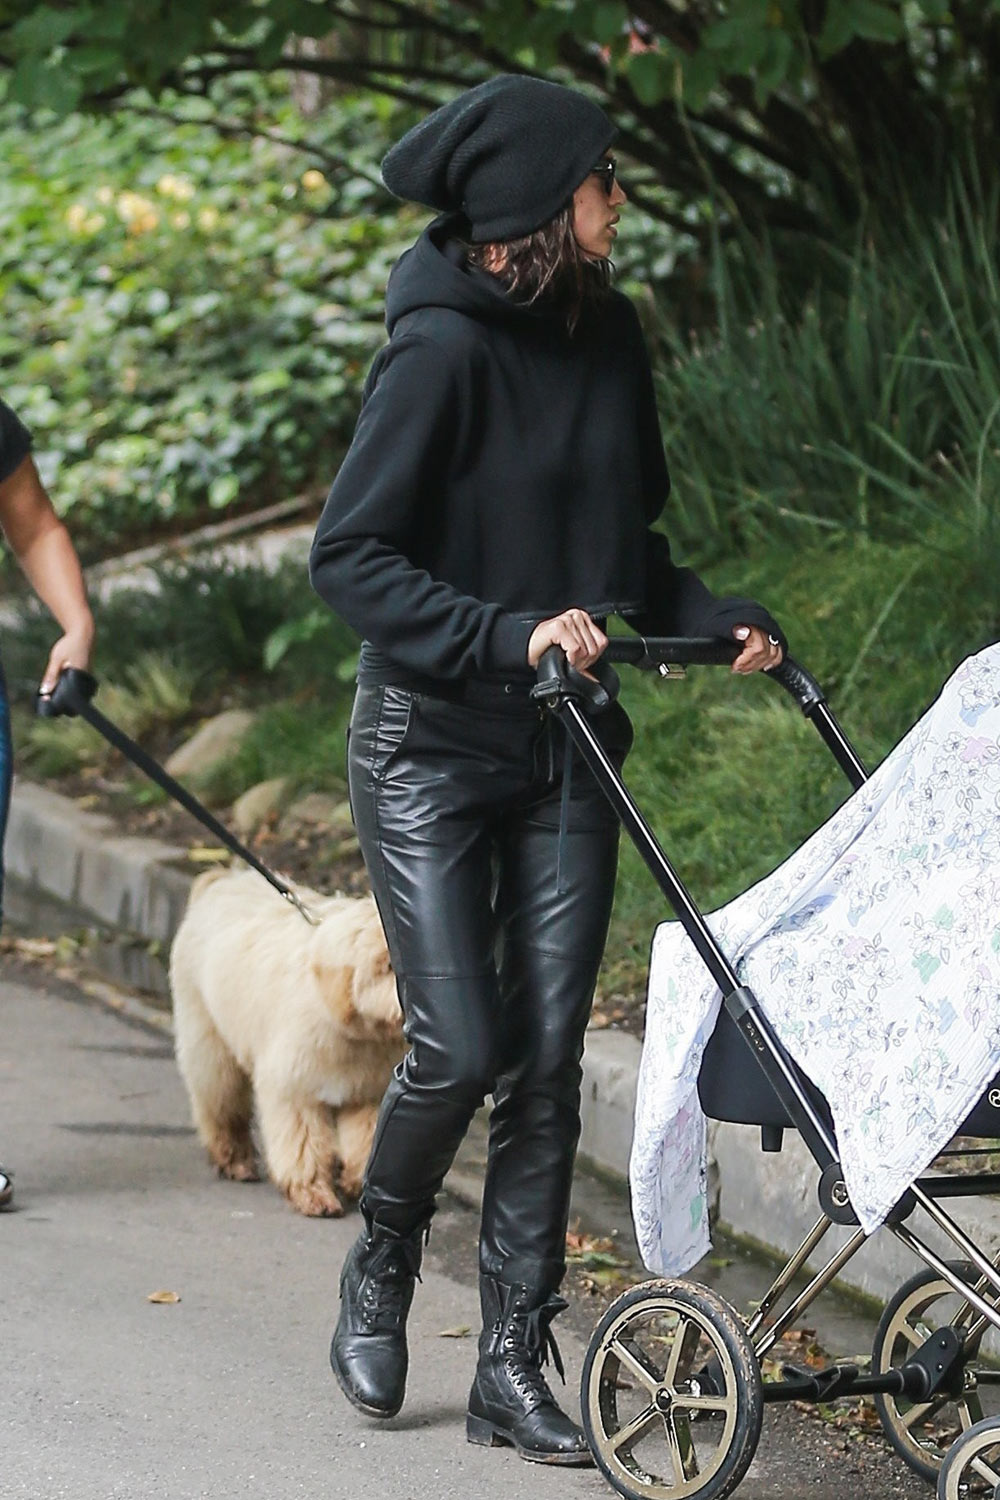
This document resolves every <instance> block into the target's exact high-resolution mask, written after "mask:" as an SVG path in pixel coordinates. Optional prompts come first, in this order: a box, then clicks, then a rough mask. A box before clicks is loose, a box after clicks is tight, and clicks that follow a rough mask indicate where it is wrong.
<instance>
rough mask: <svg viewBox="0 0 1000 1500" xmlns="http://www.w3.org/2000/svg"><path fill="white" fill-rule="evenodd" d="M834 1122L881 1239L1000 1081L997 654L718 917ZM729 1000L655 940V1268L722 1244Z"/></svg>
mask: <svg viewBox="0 0 1000 1500" xmlns="http://www.w3.org/2000/svg"><path fill="white" fill-rule="evenodd" d="M708 920H709V926H710V927H711V929H712V931H713V932H714V933H715V935H716V937H717V938H718V940H719V943H720V945H721V947H722V949H723V951H724V952H725V953H726V954H727V956H728V957H729V960H730V962H731V963H734V965H735V967H736V970H737V973H738V974H739V976H740V980H741V982H742V983H743V984H745V985H748V986H749V987H750V988H751V989H752V990H753V991H754V993H755V994H756V996H757V999H758V1000H759V1001H760V1004H761V1007H762V1009H763V1010H764V1012H765V1014H766V1015H767V1016H768V1017H769V1018H770V1020H771V1022H772V1023H773V1025H774V1027H775V1030H776V1031H777V1033H778V1035H779V1036H780V1038H781V1040H782V1041H783V1042H784V1044H785V1046H786V1047H787V1049H788V1051H789V1052H790V1053H791V1055H792V1056H793V1057H794V1058H795V1060H796V1062H797V1063H799V1064H800V1066H801V1067H802V1069H803V1070H804V1072H805V1073H806V1074H808V1076H809V1077H810V1078H811V1079H813V1081H814V1082H815V1083H816V1084H817V1085H818V1087H819V1088H820V1089H821V1090H822V1092H823V1094H824V1095H825V1097H826V1099H827V1100H828V1102H829V1105H830V1109H831V1112H832V1114H833V1120H834V1125H835V1128H836V1133H837V1142H838V1146H839V1151H840V1160H841V1165H842V1166H843V1169H844V1178H845V1182H846V1184H847V1188H848V1191H849V1192H850V1196H851V1201H852V1203H853V1205H854V1208H855V1211H856V1212H857V1214H858V1217H859V1219H860V1221H861V1223H862V1225H863V1226H864V1228H865V1229H866V1230H867V1231H868V1232H869V1233H871V1232H872V1231H873V1230H874V1229H876V1228H877V1227H878V1225H879V1224H880V1223H881V1222H882V1221H883V1219H884V1218H885V1215H886V1214H887V1213H888V1211H889V1210H890V1208H891V1207H892V1206H893V1204H894V1203H895V1202H896V1201H897V1200H898V1198H899V1197H900V1195H901V1194H902V1193H903V1191H904V1190H905V1189H906V1188H907V1187H908V1186H909V1184H910V1183H911V1182H912V1181H913V1179H914V1178H915V1177H916V1176H917V1175H918V1174H919V1173H920V1172H921V1171H923V1170H924V1169H925V1168H926V1167H927V1166H928V1164H929V1163H930V1162H931V1161H932V1160H933V1159H934V1157H935V1156H937V1155H938V1154H939V1152H940V1151H941V1150H942V1149H943V1148H944V1147H945V1146H946V1145H947V1143H948V1141H949V1140H950V1138H951V1137H952V1136H953V1135H954V1133H955V1131H956V1129H957V1127H958V1126H959V1125H960V1124H961V1122H962V1120H964V1119H965V1117H966V1115H967V1114H968V1113H969V1111H970V1110H971V1109H972V1107H973V1106H974V1105H975V1104H976V1102H977V1101H978V1100H979V1098H980V1097H981V1096H982V1094H983V1092H984V1090H985V1088H986V1086H987V1085H988V1083H989V1082H990V1080H991V1079H992V1078H993V1077H994V1075H995V1074H996V1073H997V1072H998V1070H1000V643H998V644H996V645H993V646H990V647H989V648H987V649H986V650H985V651H982V652H980V653H979V654H978V655H977V656H973V657H970V658H969V659H968V660H967V661H965V662H964V663H963V664H962V665H961V666H960V667H959V668H958V670H957V671H956V672H955V673H954V675H953V676H952V677H951V678H950V679H949V680H948V682H947V683H946V685H945V687H944V690H943V691H942V693H941V696H940V698H938V700H937V701H936V702H935V703H934V704H933V705H932V707H931V708H930V709H928V711H927V713H925V714H924V715H923V717H922V718H921V719H920V720H919V721H918V722H917V723H916V724H915V725H914V727H913V729H911V730H910V732H909V733H908V734H907V735H906V737H905V738H904V739H903V740H901V741H900V743H899V744H898V745H897V746H896V748H895V749H894V750H893V751H892V753H891V754H890V755H889V756H887V758H886V759H885V761H883V763H882V765H881V766H880V767H879V769H878V770H877V771H876V772H875V774H874V775H873V776H872V777H871V779H870V780H869V781H868V782H866V783H865V785H864V786H863V787H862V788H861V789H860V790H859V791H857V792H855V793H854V795H853V796H852V797H850V798H849V799H848V801H847V802H845V803H844V804H843V806H842V807H840V808H839V809H838V811H837V812H836V813H835V814H834V815H833V817H832V818H831V819H830V820H829V821H828V822H827V823H826V824H824V825H823V827H822V828H820V829H819V830H818V831H817V832H816V833H815V834H813V836H812V837H811V838H810V839H809V840H808V841H807V842H806V843H805V844H804V845H803V846H802V848H801V849H799V850H798V851H797V853H795V854H794V855H792V857H791V858H790V859H788V860H786V861H785V863H784V864H783V865H781V866H779V868H778V869H777V870H775V871H774V872H773V873H772V874H771V875H769V876H767V877H766V879H764V880H762V881H760V882H759V883H758V884H757V885H755V886H753V887H752V888H751V889H750V890H748V891H746V892H744V894H743V895H741V896H738V897H737V898H736V900H735V901H732V902H730V903H729V905H728V906H725V907H723V908H721V909H720V910H719V911H717V912H716V913H714V914H713V915H712V916H711V917H710V918H709V919H708ZM720 1003H721V996H720V994H719V991H718V989H717V988H716V986H715V984H714V982H713V981H712V979H711V977H710V976H709V975H708V973H707V971H706V970H705V968H704V966H703V964H702V962H701V960H700V959H699V958H698V955H697V953H696V952H695V950H694V947H693V946H692V944H691V943H690V941H689V940H688V938H687V936H686V934H685V933H684V930H683V928H682V927H681V925H680V923H679V922H670V923H663V924H662V925H661V926H660V927H659V928H658V929H657V931H656V934H655V937H654V940H653V950H652V957H651V962H650V973H649V995H648V1009H647V1016H646V1038H645V1042H644V1044H643V1054H642V1061H641V1065H640V1072H639V1088H638V1096H637V1100H636V1116H635V1133H634V1137H633V1146H632V1158H631V1164H630V1181H631V1188H632V1211H633V1216H634V1219H635V1227H636V1234H637V1238H638V1242H639V1248H640V1250H641V1252H642V1256H643V1260H644V1261H645V1263H646V1265H647V1266H648V1267H649V1269H650V1270H651V1271H654V1272H656V1273H657V1274H671V1275H672V1274H678V1273H681V1272H684V1271H686V1270H688V1269H689V1268H690V1267H691V1266H692V1265H693V1264H694V1263H695V1261H697V1260H698V1259H700V1257H701V1256H702V1255H703V1254H705V1252H706V1251H707V1250H708V1249H709V1248H710V1244H711V1241H710V1239H709V1233H708V1217H707V1212H706V1197H705V1118H704V1116H703V1114H702V1112H701V1109H700V1106H699V1103H698V1094H697V1080H698V1070H699V1066H700V1063H701V1057H702V1052H703V1050H704V1047H705V1043H706V1040H707V1039H708V1037H710V1036H711V1033H712V1029H713V1027H714V1025H715V1019H716V1016H717V1015H718V1012H719V1006H720Z"/></svg>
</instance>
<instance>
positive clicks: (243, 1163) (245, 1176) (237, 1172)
mask: <svg viewBox="0 0 1000 1500" xmlns="http://www.w3.org/2000/svg"><path fill="white" fill-rule="evenodd" d="M219 1176H220V1177H227V1178H228V1179H229V1181H230V1182H259V1181H260V1173H259V1172H258V1170H257V1163H256V1162H255V1161H254V1159H253V1157H234V1158H233V1160H232V1161H227V1162H220V1163H219Z"/></svg>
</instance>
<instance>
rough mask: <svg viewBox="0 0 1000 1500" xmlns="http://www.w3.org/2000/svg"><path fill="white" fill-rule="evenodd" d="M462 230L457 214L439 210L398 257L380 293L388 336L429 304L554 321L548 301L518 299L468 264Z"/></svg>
mask: <svg viewBox="0 0 1000 1500" xmlns="http://www.w3.org/2000/svg"><path fill="white" fill-rule="evenodd" d="M467 229H468V225H467V223H466V220H465V218H464V216H463V215H462V214H442V215H441V216H440V217H439V218H437V219H435V220H434V221H433V222H432V223H431V224H429V225H428V226H427V228H426V229H425V230H424V232H423V234H422V235H421V236H420V238H419V239H418V240H417V242H416V244H415V245H413V246H412V247H411V248H410V249H409V250H407V251H405V252H404V254H403V255H401V256H400V258H399V260H398V261H397V262H396V264H395V265H394V266H393V268H392V271H391V272H390V275H389V284H388V286H387V288H386V294H385V325H386V328H387V329H388V330H389V334H390V335H391V334H392V331H393V329H394V328H395V326H396V324H397V323H398V322H399V320H400V318H403V317H405V316H406V314H407V313H412V312H416V311H417V310H418V309H421V308H430V307H447V308H451V309H452V310H453V311H454V312H460V313H464V314H465V315H466V317H470V318H477V319H479V320H480V321H481V322H484V323H490V322H498V321H499V322H520V321H522V320H524V319H528V320H530V321H531V322H537V321H538V319H540V318H542V319H549V318H554V319H555V320H556V321H558V313H557V312H556V310H555V309H554V308H553V307H552V306H551V304H547V305H546V304H543V303H535V304H533V305H525V304H524V303H518V302H516V301H514V299H513V298H512V297H509V296H508V295H507V293H506V292H505V291H504V289H503V287H502V286H501V284H500V282H499V281H497V280H496V278H495V277H493V276H491V275H490V274H489V272H488V271H480V270H479V269H478V268H477V267H475V266H469V265H468V264H467V262H466V254H465V245H464V243H463V241H462V232H463V230H467Z"/></svg>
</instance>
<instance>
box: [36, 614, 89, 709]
mask: <svg viewBox="0 0 1000 1500" xmlns="http://www.w3.org/2000/svg"><path fill="white" fill-rule="evenodd" d="M93 645H94V627H93V625H92V624H91V623H87V624H80V625H77V626H75V627H74V628H73V629H72V630H67V632H66V634H65V635H62V636H60V637H59V639H58V640H57V641H56V643H55V645H54V646H53V647H52V650H51V651H50V652H49V660H48V665H47V666H46V668H45V673H44V675H43V677H42V682H41V686H40V687H39V689H38V691H39V692H40V693H42V694H45V695H48V694H49V693H51V692H52V691H53V690H54V688H55V685H56V683H57V682H58V681H59V674H60V672H62V671H63V670H64V669H65V668H66V667H78V668H79V669H80V670H81V671H84V672H85V671H86V670H87V668H88V667H89V666H90V653H91V651H92V649H93Z"/></svg>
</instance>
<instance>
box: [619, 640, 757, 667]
mask: <svg viewBox="0 0 1000 1500" xmlns="http://www.w3.org/2000/svg"><path fill="white" fill-rule="evenodd" d="M742 649H743V647H742V646H740V645H738V644H737V643H736V641H727V640H724V639H723V637H722V636H718V635H697V636H643V635H637V636H623V635H616V636H613V637H612V638H611V640H610V641H609V642H608V645H607V649H606V651H605V652H604V658H603V659H604V660H605V661H622V662H627V663H628V664H629V665H630V666H633V667H639V668H641V669H642V670H644V671H647V672H653V671H656V669H657V668H658V667H661V666H663V667H688V666H695V665H698V666H720V667H721V666H726V667H728V666H730V665H731V664H732V663H733V662H734V661H735V660H736V658H737V657H738V656H739V654H740V652H741V651H742Z"/></svg>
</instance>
